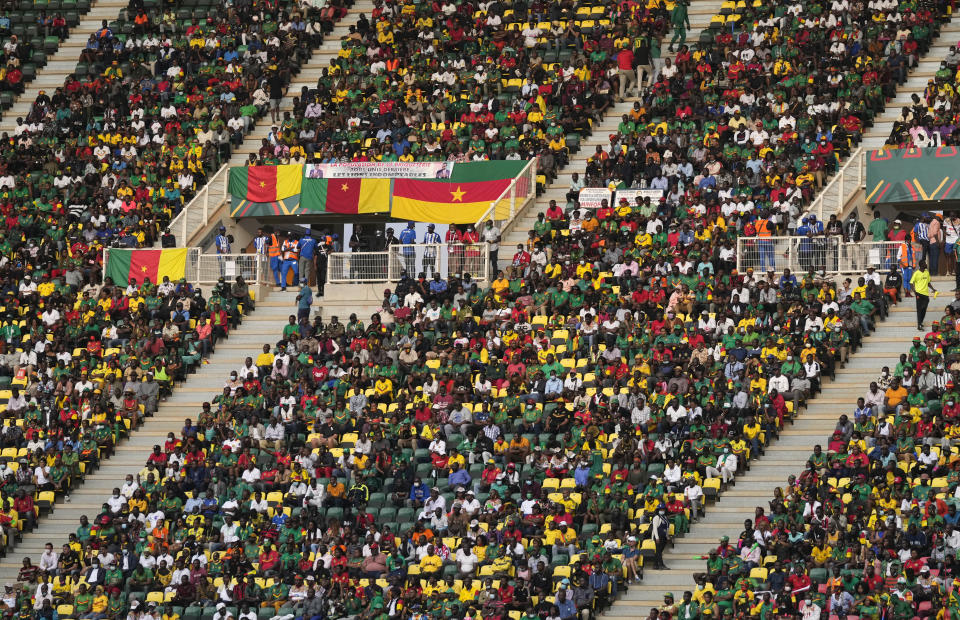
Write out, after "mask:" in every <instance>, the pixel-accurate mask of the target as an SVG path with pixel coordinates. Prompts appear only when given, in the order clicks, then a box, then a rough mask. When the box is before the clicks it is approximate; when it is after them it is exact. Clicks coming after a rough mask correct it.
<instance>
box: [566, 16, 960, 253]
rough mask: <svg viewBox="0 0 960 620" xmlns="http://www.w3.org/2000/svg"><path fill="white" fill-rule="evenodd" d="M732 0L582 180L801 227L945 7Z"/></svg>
mask: <svg viewBox="0 0 960 620" xmlns="http://www.w3.org/2000/svg"><path fill="white" fill-rule="evenodd" d="M730 5H731V8H729V9H726V10H725V11H723V13H724V14H721V15H718V16H717V18H715V19H716V20H717V23H719V24H720V27H719V28H715V29H711V30H709V31H707V32H706V33H705V35H704V37H705V38H704V40H702V41H701V45H700V46H699V49H694V50H691V49H688V48H687V47H686V46H683V47H681V48H680V51H679V53H678V54H677V56H676V58H675V59H673V60H669V59H668V60H667V62H666V64H665V66H664V67H663V69H662V70H661V71H660V72H659V73H658V74H657V75H656V77H655V80H654V83H653V85H652V87H651V88H649V89H647V90H645V91H644V93H643V95H642V98H641V101H639V102H637V103H635V104H634V107H633V109H632V110H631V111H630V112H629V113H628V114H626V115H624V117H623V122H622V123H621V124H620V127H619V130H618V132H617V133H616V134H614V135H611V137H610V144H609V146H606V147H597V151H596V154H595V155H593V156H592V157H591V158H590V161H589V163H588V165H587V168H586V171H585V173H586V174H585V177H584V179H583V181H582V182H580V183H579V185H580V186H584V185H585V186H586V187H605V186H616V187H623V188H629V187H644V188H650V189H660V190H663V195H664V197H665V198H666V199H667V201H668V202H669V203H670V204H672V205H682V207H683V210H684V211H685V212H687V213H689V214H696V215H701V216H702V215H703V214H704V213H706V214H707V215H708V216H709V217H714V216H722V218H723V219H724V220H725V221H730V220H733V221H736V222H739V223H740V224H739V227H740V228H743V227H744V225H746V224H747V223H749V222H753V221H754V220H759V219H766V220H769V221H770V223H771V224H772V229H773V231H778V232H780V233H783V232H789V233H791V234H793V233H794V232H796V230H797V229H798V228H800V227H801V226H802V225H803V224H804V222H803V221H802V219H801V214H802V213H803V211H804V207H805V206H806V205H807V204H808V202H809V201H810V199H811V198H812V197H813V196H814V195H815V194H816V192H817V190H818V189H819V188H821V187H822V186H823V185H824V183H825V182H826V181H827V179H828V177H829V175H830V174H831V173H832V172H833V171H835V170H836V169H837V164H838V161H839V159H841V158H842V157H844V156H845V155H847V154H848V153H849V152H850V150H851V148H852V147H855V146H856V145H857V144H858V143H859V141H860V137H861V134H862V132H863V130H864V128H866V127H869V126H870V125H871V124H872V123H873V119H874V118H875V116H876V115H877V114H879V113H880V112H882V111H883V110H884V107H885V104H886V101H887V100H888V99H889V98H890V97H892V96H893V94H894V92H895V89H896V87H897V86H898V84H901V83H902V82H903V80H904V79H905V77H906V75H907V71H908V70H909V69H910V68H911V67H914V66H915V65H916V63H917V58H918V57H919V56H920V55H922V54H924V53H925V52H926V50H927V49H928V47H929V46H930V42H931V40H932V38H933V37H934V36H936V35H937V32H938V28H939V24H940V23H942V21H943V20H944V19H945V15H947V7H946V6H945V4H944V3H929V2H922V3H913V2H911V3H907V4H900V5H898V6H894V5H893V4H892V3H885V2H869V3H862V2H848V1H846V0H831V1H829V2H827V1H815V2H813V3H800V2H782V3H775V4H774V5H769V4H759V5H755V6H754V5H751V4H750V3H742V2H741V3H736V4H734V3H730ZM571 189H572V190H576V189H577V188H575V187H572V188H571ZM669 225H676V226H678V225H679V223H678V222H668V226H665V231H666V229H667V228H668V227H669ZM752 232H755V231H752Z"/></svg>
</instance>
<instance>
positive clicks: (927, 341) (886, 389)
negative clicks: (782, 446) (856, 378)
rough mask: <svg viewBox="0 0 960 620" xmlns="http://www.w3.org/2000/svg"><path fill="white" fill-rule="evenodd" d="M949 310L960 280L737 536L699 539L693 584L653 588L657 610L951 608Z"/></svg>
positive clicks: (953, 486)
mask: <svg viewBox="0 0 960 620" xmlns="http://www.w3.org/2000/svg"><path fill="white" fill-rule="evenodd" d="M958 311H960V292H958V293H956V294H955V299H953V300H952V301H949V302H948V303H947V305H946V306H945V307H944V309H943V312H942V316H940V317H939V319H938V320H936V321H935V322H934V323H933V325H932V327H931V328H929V329H928V330H927V331H926V332H925V333H920V334H919V335H918V336H916V337H914V338H913V342H912V345H911V346H910V348H909V350H908V351H906V352H905V353H903V354H902V355H901V356H900V359H899V362H898V363H897V364H896V365H895V366H884V367H883V368H882V369H881V370H880V371H879V372H878V373H877V375H876V377H875V380H873V381H871V382H870V384H869V385H865V386H863V391H862V392H861V394H860V396H859V398H858V399H857V402H856V404H853V405H852V406H851V407H850V409H849V412H848V413H845V414H843V415H842V416H840V418H839V419H838V420H837V422H836V426H835V427H834V428H833V430H832V432H831V433H830V434H829V435H827V436H825V437H824V439H823V441H822V443H821V444H819V445H816V446H814V449H813V451H812V452H811V454H810V456H809V458H808V459H807V462H806V465H805V467H803V468H802V469H799V470H798V471H797V472H796V474H795V475H791V476H790V477H789V479H788V480H786V481H785V483H786V484H784V485H782V486H781V487H780V488H778V489H777V490H776V492H775V496H774V497H773V498H772V499H771V501H770V502H769V505H768V506H767V507H757V509H756V517H755V519H753V520H751V521H748V522H747V523H746V524H745V525H744V529H743V532H742V533H741V534H740V535H739V537H738V538H737V539H733V540H732V542H730V540H727V539H721V541H720V543H719V546H716V548H711V550H710V552H709V554H708V556H707V557H706V560H707V561H706V566H705V567H704V568H703V569H702V570H701V571H698V572H697V573H696V574H695V575H694V580H695V583H691V586H690V587H691V592H689V593H685V594H684V596H683V600H682V601H681V600H680V599H679V598H678V599H676V600H674V599H673V598H672V596H671V598H670V599H666V598H665V602H664V605H663V606H661V607H660V609H661V610H662V611H667V612H669V613H673V612H675V611H677V610H680V609H683V608H686V607H687V606H690V605H692V606H693V607H692V608H691V609H692V613H693V614H695V615H696V614H702V613H703V611H704V610H705V609H708V608H709V609H711V611H712V613H714V614H718V615H727V614H728V613H734V614H739V613H745V614H747V615H757V614H759V613H772V614H774V615H777V616H780V615H806V616H809V615H811V614H812V615H813V616H818V615H823V616H828V617H830V618H844V617H847V618H849V617H874V618H875V617H884V616H886V617H896V618H915V617H921V618H926V617H934V616H938V615H940V616H942V615H946V614H950V613H953V612H954V610H955V609H956V605H957V602H956V587H957V583H956V581H955V578H956V574H957V573H956V568H955V560H956V557H955V556H956V551H957V548H958V542H957V540H958V538H957V533H958V525H957V522H958V517H957V506H956V499H957V497H956V496H957V492H956V490H957V483H958V473H957V463H958V462H960V455H958V454H957V449H956V446H955V445H954V443H955V440H954V438H955V436H956V425H955V422H956V414H957V410H958V403H960V398H958V395H957V391H956V387H955V386H956V380H957V376H956V372H957V364H956V353H957V340H958V339H957V323H956V321H957V313H958ZM851 400H852V399H851ZM759 592H766V593H767V594H765V595H760V594H758V593H759ZM727 610H730V611H729V612H728V611H727Z"/></svg>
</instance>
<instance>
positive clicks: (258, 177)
mask: <svg viewBox="0 0 960 620" xmlns="http://www.w3.org/2000/svg"><path fill="white" fill-rule="evenodd" d="M302 184H303V166H300V165H293V164H290V165H283V166H240V167H235V168H230V187H229V191H230V194H232V195H234V196H241V197H244V198H246V199H247V200H249V201H250V202H276V201H278V200H283V199H284V198H289V197H291V196H296V195H297V194H299V193H300V187H301V185H302Z"/></svg>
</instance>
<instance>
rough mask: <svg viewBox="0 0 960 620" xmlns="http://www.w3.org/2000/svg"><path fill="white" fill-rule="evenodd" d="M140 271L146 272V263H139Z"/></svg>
mask: <svg viewBox="0 0 960 620" xmlns="http://www.w3.org/2000/svg"><path fill="white" fill-rule="evenodd" d="M140 271H142V272H143V273H147V266H146V265H140Z"/></svg>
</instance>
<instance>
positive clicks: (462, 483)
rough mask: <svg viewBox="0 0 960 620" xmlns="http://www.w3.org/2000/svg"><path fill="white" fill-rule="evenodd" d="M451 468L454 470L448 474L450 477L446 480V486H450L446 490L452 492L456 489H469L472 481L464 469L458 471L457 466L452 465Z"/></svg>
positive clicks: (458, 467)
mask: <svg viewBox="0 0 960 620" xmlns="http://www.w3.org/2000/svg"><path fill="white" fill-rule="evenodd" d="M453 467H454V470H453V471H452V472H450V476H449V477H448V478H447V484H448V485H449V486H450V488H449V489H447V490H448V491H452V490H454V489H456V488H457V487H463V488H465V489H468V488H470V483H471V482H472V481H473V480H472V479H471V478H470V472H469V471H467V470H466V469H460V466H459V465H457V464H454V466H453Z"/></svg>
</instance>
